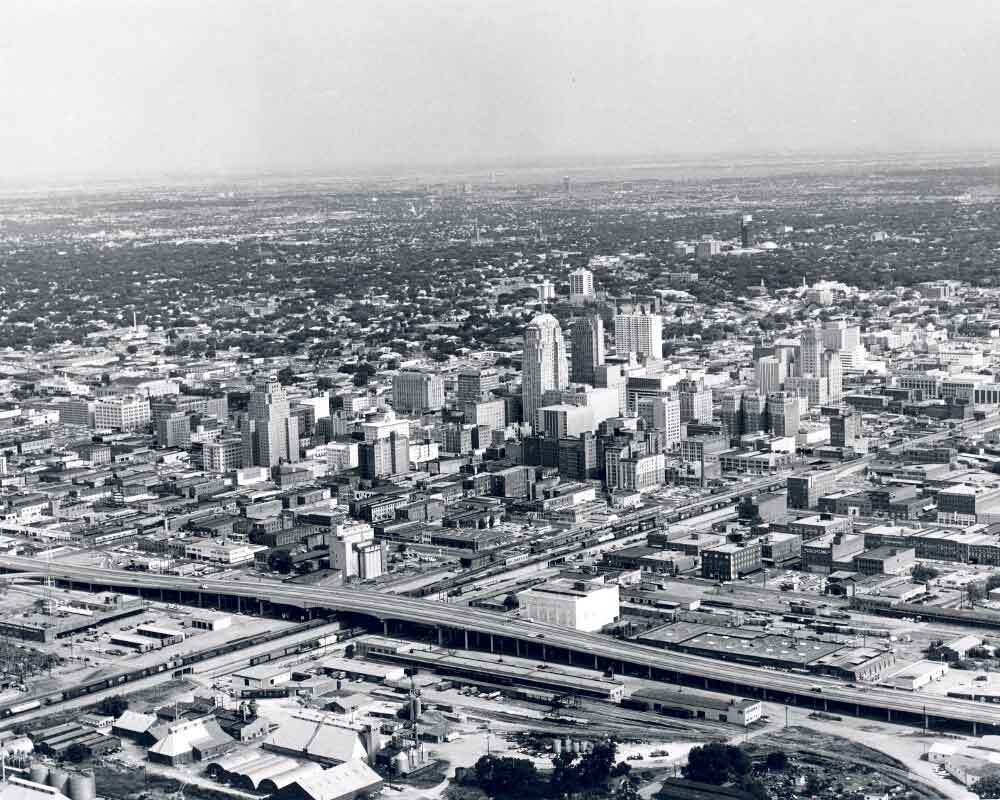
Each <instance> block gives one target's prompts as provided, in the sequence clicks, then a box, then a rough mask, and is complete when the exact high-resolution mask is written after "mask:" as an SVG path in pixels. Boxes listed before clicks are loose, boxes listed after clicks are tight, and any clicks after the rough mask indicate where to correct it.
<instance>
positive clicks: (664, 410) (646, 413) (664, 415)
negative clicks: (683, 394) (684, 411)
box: [637, 397, 681, 448]
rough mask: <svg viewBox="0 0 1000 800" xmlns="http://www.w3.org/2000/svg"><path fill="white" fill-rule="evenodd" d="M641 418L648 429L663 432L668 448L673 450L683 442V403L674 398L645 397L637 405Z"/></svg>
mask: <svg viewBox="0 0 1000 800" xmlns="http://www.w3.org/2000/svg"><path fill="white" fill-rule="evenodd" d="M637 412H638V415H639V418H640V419H642V420H645V422H646V427H647V428H651V429H653V430H657V431H662V432H663V433H664V434H665V435H666V440H667V447H668V448H673V447H674V445H677V444H679V443H680V441H681V401H680V400H679V399H677V398H674V397H643V398H641V399H640V400H639V402H638V403H637Z"/></svg>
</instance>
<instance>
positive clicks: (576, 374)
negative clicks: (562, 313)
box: [570, 314, 604, 386]
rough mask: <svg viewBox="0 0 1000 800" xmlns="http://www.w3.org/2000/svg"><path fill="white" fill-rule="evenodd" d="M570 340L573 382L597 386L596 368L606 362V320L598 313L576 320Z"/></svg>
mask: <svg viewBox="0 0 1000 800" xmlns="http://www.w3.org/2000/svg"><path fill="white" fill-rule="evenodd" d="M570 342H571V344H572V353H573V373H572V379H573V382H574V383H589V384H590V385H591V386H595V385H596V383H595V380H596V377H595V370H596V368H597V367H599V366H601V365H602V364H603V363H604V320H602V319H601V318H600V317H599V316H597V315H596V314H594V315H590V316H586V317H582V318H580V319H576V320H574V321H573V326H572V328H571V329H570Z"/></svg>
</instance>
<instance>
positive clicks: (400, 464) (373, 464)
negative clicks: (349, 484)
mask: <svg viewBox="0 0 1000 800" xmlns="http://www.w3.org/2000/svg"><path fill="white" fill-rule="evenodd" d="M358 467H360V471H361V477H362V478H366V479H368V480H373V479H375V478H387V477H389V476H390V475H398V474H399V473H402V472H409V470H410V439H409V437H407V436H404V435H402V434H400V433H396V432H395V431H392V432H391V433H389V435H388V436H385V437H383V438H380V439H376V440H375V441H372V442H366V443H364V444H361V445H358Z"/></svg>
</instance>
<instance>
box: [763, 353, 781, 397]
mask: <svg viewBox="0 0 1000 800" xmlns="http://www.w3.org/2000/svg"><path fill="white" fill-rule="evenodd" d="M784 366H785V365H784V364H783V363H782V362H781V359H779V358H778V357H777V356H763V357H762V358H758V359H757V386H758V388H759V389H760V392H761V394H763V395H764V396H767V395H769V394H774V393H775V392H777V391H780V390H781V385H782V384H783V383H784V382H785V374H784V373H785V369H784Z"/></svg>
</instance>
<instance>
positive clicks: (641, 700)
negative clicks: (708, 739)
mask: <svg viewBox="0 0 1000 800" xmlns="http://www.w3.org/2000/svg"><path fill="white" fill-rule="evenodd" d="M622 706H623V707H625V708H637V709H640V710H642V711H657V712H659V713H660V714H667V715H669V716H676V717H684V718H688V719H705V720H712V721H714V722H715V721H717V722H728V723H731V724H733V725H742V726H743V727H747V726H748V725H752V724H753V723H754V722H756V721H757V720H759V719H760V718H761V716H762V715H763V713H764V707H763V704H762V703H761V702H760V701H759V700H749V699H747V698H745V697H731V696H725V695H716V694H710V693H708V692H699V691H694V690H691V689H681V688H679V687H678V688H677V689H638V690H636V691H635V692H634V693H633V694H632V696H631V697H630V698H629V699H628V700H624V701H623V702H622Z"/></svg>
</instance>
